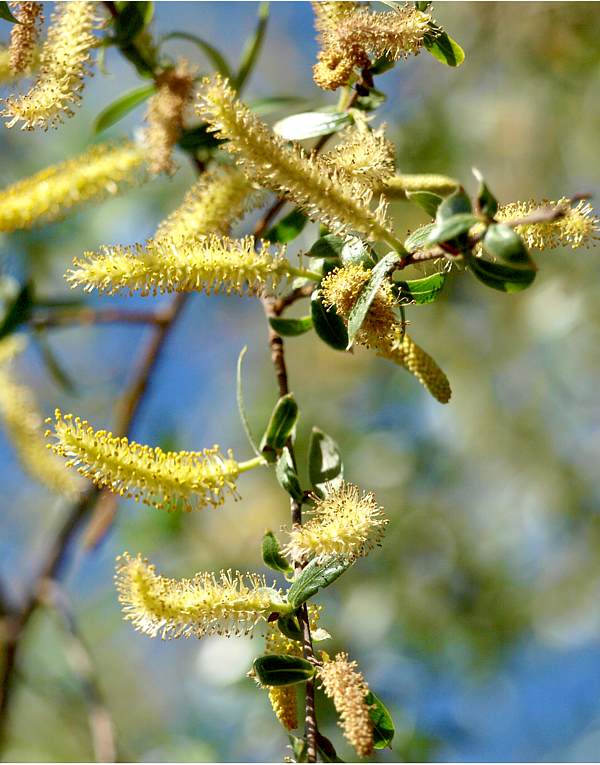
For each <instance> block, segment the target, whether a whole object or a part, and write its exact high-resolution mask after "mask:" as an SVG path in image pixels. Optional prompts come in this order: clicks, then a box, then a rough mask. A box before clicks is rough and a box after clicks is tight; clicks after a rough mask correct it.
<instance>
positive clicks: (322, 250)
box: [306, 234, 345, 260]
mask: <svg viewBox="0 0 600 765" xmlns="http://www.w3.org/2000/svg"><path fill="white" fill-rule="evenodd" d="M344 242H345V240H344V239H342V237H341V236H335V234H326V235H325V236H322V237H321V238H320V239H317V241H316V242H315V243H314V244H313V246H312V247H311V248H310V250H309V251H308V252H307V253H306V254H307V255H308V257H309V258H323V259H324V260H338V259H339V258H340V257H341V254H342V250H343V248H344Z"/></svg>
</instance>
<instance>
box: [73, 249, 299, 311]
mask: <svg viewBox="0 0 600 765" xmlns="http://www.w3.org/2000/svg"><path fill="white" fill-rule="evenodd" d="M257 244H259V247H260V249H259V250H257V249H256V245H257ZM284 252H285V248H284V247H283V246H275V247H273V248H272V249H269V246H268V244H267V243H266V242H261V243H257V242H255V240H254V237H252V236H247V237H244V238H243V239H230V238H229V237H224V236H216V235H214V234H209V235H208V236H203V237H198V238H195V239H180V240H179V241H174V240H172V239H169V238H166V237H159V238H157V239H151V240H149V241H148V242H147V243H146V244H145V245H141V244H136V245H134V246H133V247H121V246H117V247H104V248H103V250H101V252H99V253H94V252H88V253H85V255H84V259H83V260H75V261H74V263H73V268H71V269H70V270H69V271H68V273H67V277H66V278H67V281H68V282H69V283H70V284H71V286H73V287H75V286H80V285H81V286H83V288H84V290H86V291H87V292H91V291H92V290H94V289H97V290H98V291H100V292H105V293H108V294H109V295H113V294H115V293H116V292H119V290H123V289H125V290H128V291H129V293H130V294H133V293H134V292H140V294H141V295H144V296H147V295H150V294H153V295H157V294H158V293H165V292H192V291H204V292H206V294H207V295H210V294H211V293H216V292H227V293H232V292H235V293H237V294H239V295H242V294H244V293H251V294H256V293H257V292H259V291H260V290H261V289H263V288H264V287H265V286H267V285H270V286H275V285H276V284H277V283H278V282H279V280H280V279H281V278H282V277H285V276H287V275H288V273H289V262H288V261H287V260H286V258H285V257H284Z"/></svg>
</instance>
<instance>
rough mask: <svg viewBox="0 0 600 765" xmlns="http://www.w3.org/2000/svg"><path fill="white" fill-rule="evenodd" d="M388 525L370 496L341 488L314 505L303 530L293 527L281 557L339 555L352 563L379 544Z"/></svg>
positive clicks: (356, 488) (343, 486)
mask: <svg viewBox="0 0 600 765" xmlns="http://www.w3.org/2000/svg"><path fill="white" fill-rule="evenodd" d="M387 523H388V520H387V518H385V517H384V515H383V511H382V508H381V507H380V506H379V505H378V504H377V502H376V500H375V497H374V496H373V494H370V493H369V494H367V493H363V494H361V492H360V490H359V488H358V487H357V486H353V485H352V484H347V483H346V484H342V486H341V487H340V488H338V489H333V490H331V491H330V492H329V493H328V495H327V496H326V497H325V498H324V499H320V498H315V505H314V508H313V509H312V511H311V513H310V516H309V518H308V520H307V521H306V522H305V523H304V525H302V526H294V528H293V529H292V530H291V532H290V541H289V543H288V544H287V545H286V547H285V549H284V553H285V554H286V555H288V556H289V557H290V558H292V559H293V560H309V559H311V558H315V559H316V560H325V559H326V558H328V557H330V556H332V555H338V556H341V557H344V558H346V559H347V560H348V561H353V560H355V559H356V558H359V557H361V556H364V555H368V554H369V552H370V551H371V550H372V549H373V548H374V547H376V546H378V545H379V544H380V543H381V539H382V537H383V534H384V530H385V527H386V525H387Z"/></svg>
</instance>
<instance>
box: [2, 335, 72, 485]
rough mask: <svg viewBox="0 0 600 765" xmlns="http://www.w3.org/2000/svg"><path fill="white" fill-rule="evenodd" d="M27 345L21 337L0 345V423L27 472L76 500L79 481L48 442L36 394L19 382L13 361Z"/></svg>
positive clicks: (7, 340) (5, 341)
mask: <svg viewBox="0 0 600 765" xmlns="http://www.w3.org/2000/svg"><path fill="white" fill-rule="evenodd" d="M24 346H25V342H24V340H23V338H22V337H21V336H11V337H7V338H5V339H4V340H2V341H1V342H0V420H1V421H2V424H3V427H4V430H5V432H6V435H7V437H8V439H9V440H10V442H11V444H12V446H13V448H14V450H15V453H16V454H17V456H18V458H19V461H20V462H21V464H22V466H23V469H24V470H25V471H26V472H27V473H28V474H29V475H30V476H31V477H32V478H34V479H35V480H36V481H39V482H40V483H41V484H42V485H43V486H46V488H48V489H50V491H53V492H56V493H58V494H62V495H64V496H67V497H73V496H75V495H76V494H77V489H78V481H77V480H76V479H75V478H74V477H73V476H72V475H70V474H69V473H67V472H66V471H65V469H64V465H63V464H62V461H61V460H59V459H58V458H57V457H55V456H54V455H53V454H51V453H50V452H48V450H47V449H46V444H45V443H44V431H43V428H42V424H43V418H42V415H41V414H40V412H39V409H38V405H37V402H36V400H35V396H34V395H33V392H32V391H31V390H30V389H29V388H28V387H27V386H26V385H22V384H21V383H19V382H17V380H16V379H15V377H14V374H13V372H12V370H11V369H10V362H11V361H12V359H13V358H14V357H15V356H16V355H17V354H18V353H20V352H21V351H22V350H23V348H24Z"/></svg>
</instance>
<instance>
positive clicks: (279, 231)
mask: <svg viewBox="0 0 600 765" xmlns="http://www.w3.org/2000/svg"><path fill="white" fill-rule="evenodd" d="M307 222H308V216H307V215H305V214H304V213H303V212H302V210H300V209H299V208H298V207H296V209H295V210H292V212H291V213H288V215H286V216H285V217H283V218H282V219H281V220H280V221H279V223H276V224H275V225H274V226H273V227H272V228H270V229H269V230H268V231H267V233H266V234H265V236H264V238H265V239H266V240H267V241H268V242H280V243H281V244H287V243H288V242H291V241H292V240H293V239H295V238H296V237H297V236H298V234H300V232H301V231H302V229H303V228H304V226H306V224H307Z"/></svg>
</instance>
